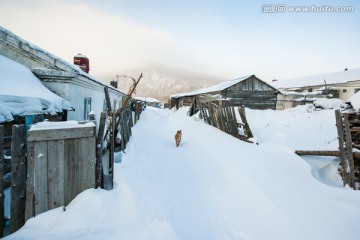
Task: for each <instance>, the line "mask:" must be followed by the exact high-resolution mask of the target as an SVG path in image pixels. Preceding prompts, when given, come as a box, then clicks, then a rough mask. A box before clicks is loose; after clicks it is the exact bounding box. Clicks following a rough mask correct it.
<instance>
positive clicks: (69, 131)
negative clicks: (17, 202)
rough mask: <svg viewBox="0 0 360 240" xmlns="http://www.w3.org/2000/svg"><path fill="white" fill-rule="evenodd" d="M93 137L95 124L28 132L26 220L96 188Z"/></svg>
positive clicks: (36, 129)
mask: <svg viewBox="0 0 360 240" xmlns="http://www.w3.org/2000/svg"><path fill="white" fill-rule="evenodd" d="M95 135H96V128H95V125H94V124H87V125H85V126H74V127H72V126H66V125H65V126H61V125H60V126H59V127H53V128H49V129H47V128H44V129H43V128H35V129H30V130H29V131H28V179H27V188H26V211H25V220H27V219H29V218H31V217H33V216H36V215H38V214H40V213H42V212H45V211H47V210H50V209H53V208H57V207H60V206H66V205H67V204H69V203H70V202H71V200H72V199H74V198H75V197H76V195H78V194H79V193H80V192H82V191H84V190H85V189H88V188H93V187H94V186H95V159H96V157H95Z"/></svg>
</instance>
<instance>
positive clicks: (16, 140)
mask: <svg viewBox="0 0 360 240" xmlns="http://www.w3.org/2000/svg"><path fill="white" fill-rule="evenodd" d="M25 142H26V139H25V126H24V125H23V124H22V125H14V126H13V128H12V143H11V226H10V232H11V233H14V232H16V231H17V230H19V229H20V228H21V227H22V226H23V225H24V224H25V200H26V162H25Z"/></svg>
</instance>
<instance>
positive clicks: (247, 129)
mask: <svg viewBox="0 0 360 240" xmlns="http://www.w3.org/2000/svg"><path fill="white" fill-rule="evenodd" d="M238 111H239V115H240V118H241V121H242V122H243V124H244V129H245V133H246V137H247V138H252V137H254V135H253V133H252V131H251V129H250V126H249V123H248V121H247V119H246V114H245V107H244V106H241V107H239V108H238Z"/></svg>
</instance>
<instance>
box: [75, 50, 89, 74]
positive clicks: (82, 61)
mask: <svg viewBox="0 0 360 240" xmlns="http://www.w3.org/2000/svg"><path fill="white" fill-rule="evenodd" d="M74 64H75V65H78V66H79V67H80V68H81V69H82V70H83V71H84V72H86V73H89V71H90V64H89V59H88V58H87V57H86V56H84V55H82V54H80V53H79V54H77V55H76V56H75V57H74Z"/></svg>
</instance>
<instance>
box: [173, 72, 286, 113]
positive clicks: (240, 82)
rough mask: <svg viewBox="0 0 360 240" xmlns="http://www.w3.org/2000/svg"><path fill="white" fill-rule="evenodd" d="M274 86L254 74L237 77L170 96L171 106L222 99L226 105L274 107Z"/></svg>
mask: <svg viewBox="0 0 360 240" xmlns="http://www.w3.org/2000/svg"><path fill="white" fill-rule="evenodd" d="M278 93H280V91H279V90H277V89H276V88H275V87H273V86H271V85H269V84H268V83H266V82H264V81H262V80H261V79H259V78H258V77H256V76H255V75H250V76H245V77H242V78H237V79H234V80H230V81H227V82H223V83H219V84H217V85H215V86H212V87H208V88H204V89H200V90H197V91H193V92H190V93H182V94H177V95H172V96H171V107H176V108H178V107H181V106H184V105H190V104H195V105H196V102H210V101H223V102H225V104H226V105H227V106H245V107H247V108H251V109H274V110H275V109H276V102H277V95H278Z"/></svg>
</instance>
